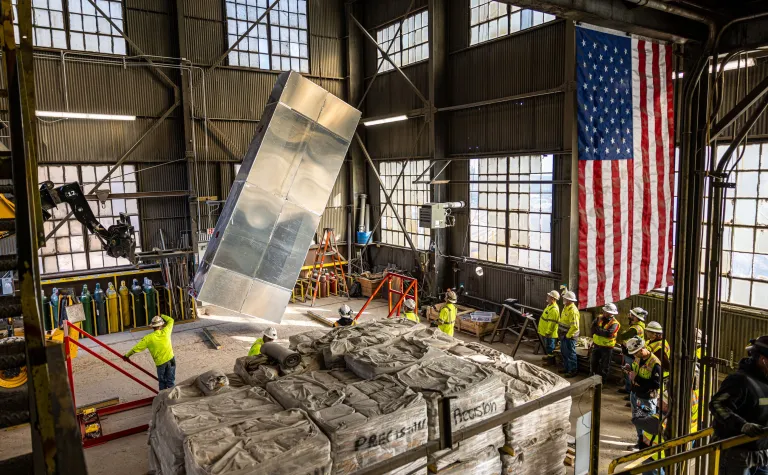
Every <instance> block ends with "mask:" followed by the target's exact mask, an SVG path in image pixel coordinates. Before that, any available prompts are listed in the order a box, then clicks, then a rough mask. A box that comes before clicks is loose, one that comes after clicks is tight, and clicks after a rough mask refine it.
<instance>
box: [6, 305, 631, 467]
mask: <svg viewBox="0 0 768 475" xmlns="http://www.w3.org/2000/svg"><path fill="white" fill-rule="evenodd" d="M342 300H345V299H341V298H333V297H331V298H326V299H321V300H318V301H317V305H316V306H315V307H314V309H313V311H315V312H318V313H321V314H327V315H329V316H334V315H336V310H337V308H338V307H339V305H340V304H341V303H340V302H341V301H342ZM363 303H364V301H363V300H362V299H359V300H353V301H352V302H350V306H351V307H352V308H353V309H355V310H357V309H359V308H360V307H361V306H362V305H363ZM308 309H309V306H308V304H301V303H297V304H291V305H289V306H288V309H287V310H286V313H285V316H284V319H283V323H282V324H281V325H279V326H277V331H278V335H279V337H280V338H281V339H283V338H287V337H289V336H290V335H294V334H297V333H302V332H305V331H308V330H311V329H317V328H321V329H327V328H328V327H327V326H324V325H322V324H321V323H318V322H317V321H315V320H313V319H311V318H310V317H308V316H306V314H305V312H306V311H307V310H308ZM205 312H206V313H208V314H207V315H200V317H199V319H198V320H197V321H194V322H190V323H179V324H177V325H176V327H175V328H174V332H173V347H174V353H175V355H176V362H177V372H176V381H177V382H180V381H184V380H185V379H187V378H191V377H193V376H197V375H199V374H200V373H203V372H205V371H208V370H211V369H220V370H222V371H225V372H231V371H232V367H233V365H234V361H235V358H237V357H240V356H243V355H245V354H247V352H248V349H249V348H250V346H251V344H252V343H253V341H254V340H255V339H256V338H257V337H258V336H260V335H261V333H262V332H263V330H264V329H265V328H266V327H268V326H272V325H271V324H270V323H268V322H266V321H262V320H258V319H254V318H250V317H242V316H238V315H233V314H232V313H230V312H228V311H226V310H222V309H218V308H208V309H207V310H206V311H205ZM386 314H387V303H386V301H384V300H380V301H376V302H375V303H372V304H371V305H370V306H369V307H368V309H366V312H365V314H363V315H362V316H361V320H362V321H367V320H373V319H377V318H383V317H385V316H386ZM203 328H208V329H209V331H211V333H213V335H214V337H215V338H216V339H218V341H219V343H220V344H221V345H222V348H221V349H220V350H215V349H213V348H212V347H211V346H210V344H209V343H208V342H207V341H206V340H205V338H204V337H203V332H202V329H203ZM147 333H148V332H146V331H144V332H135V333H131V332H123V333H119V334H113V335H108V336H106V337H103V338H102V341H104V342H105V343H108V344H109V345H111V346H112V347H113V348H114V349H115V350H116V351H118V352H120V353H121V354H122V353H125V352H126V351H128V350H129V349H130V348H131V347H132V346H133V345H134V344H136V342H138V341H139V339H141V337H143V336H144V335H146V334H147ZM456 337H457V338H460V339H462V340H466V341H472V340H476V338H474V337H472V336H470V335H466V334H463V333H460V332H457V333H456ZM510 340H511V337H508V338H507V342H509V341H510ZM83 343H84V344H85V345H86V346H89V347H94V349H95V351H97V352H98V353H99V354H101V355H102V356H105V357H106V358H107V359H109V360H110V361H112V362H115V363H118V364H120V365H121V367H123V368H126V367H128V365H126V364H124V363H121V362H120V359H119V358H118V357H117V356H115V355H113V354H111V353H108V352H107V351H106V350H103V349H102V348H100V347H98V346H96V345H95V344H93V343H90V344H89V342H88V340H84V342H83ZM492 346H493V347H494V348H497V349H499V350H501V351H504V352H506V353H510V352H511V350H512V346H513V345H512V344H510V343H495V344H493V345H492ZM517 359H522V360H525V361H528V362H530V363H534V364H541V357H540V355H534V354H533V348H532V347H531V346H526V345H522V346H521V347H520V349H519V350H518V353H517ZM132 361H134V362H136V363H137V364H139V365H141V366H142V367H144V368H147V369H148V370H149V371H153V368H154V365H153V363H152V360H151V357H150V355H149V353H148V352H144V353H141V354H139V355H135V356H134V357H132ZM135 372H136V371H135V370H134V371H133V372H132V374H133V373H135ZM74 379H75V396H76V400H77V405H84V404H87V403H92V402H97V401H101V400H104V399H108V398H113V397H120V399H121V401H132V400H136V399H140V398H145V397H148V396H151V393H150V392H149V391H148V390H147V389H145V388H143V387H141V386H139V385H138V384H136V383H134V382H133V381H131V380H129V379H128V378H126V377H125V376H123V375H122V374H120V373H118V372H117V371H114V370H113V369H112V368H110V367H108V366H107V365H106V364H104V363H103V362H101V361H99V360H98V359H96V358H94V357H93V356H91V355H88V354H87V353H85V352H83V351H80V353H79V355H78V356H77V358H76V359H75V360H74ZM141 379H142V380H144V381H146V382H147V383H148V384H149V385H150V386H154V385H155V384H156V382H155V381H152V380H150V379H149V378H147V377H143V378H141ZM574 381H575V380H574ZM153 383H154V384H153ZM617 389H618V386H615V385H612V384H609V385H607V387H604V391H603V398H602V401H603V405H602V411H601V429H602V434H601V440H600V466H601V473H607V466H608V463H609V461H610V460H611V459H613V458H616V457H619V456H621V455H624V454H627V453H629V451H627V450H625V448H626V446H627V445H629V444H632V443H634V442H635V440H634V439H635V433H634V427H633V426H632V424H631V422H630V412H629V408H627V407H625V401H624V400H623V399H622V395H620V394H618V393H617V392H616V390H617ZM591 404H592V399H591V396H590V395H589V394H588V393H587V394H584V395H583V396H582V397H581V398H579V397H575V398H574V403H573V405H572V408H571V435H575V432H576V420H577V418H578V417H579V416H581V415H582V414H584V413H586V412H589V411H590V410H591ZM148 414H149V408H142V409H137V410H134V411H131V412H128V413H124V414H116V415H112V416H108V417H106V418H103V419H102V421H103V425H104V429H105V430H106V431H108V432H112V431H114V430H119V429H121V428H125V427H131V426H134V425H139V424H141V423H146V422H147V421H148V418H149V416H148ZM30 450H31V444H30V436H29V426H20V427H16V428H11V429H5V430H2V431H0V460H2V459H6V458H8V457H12V456H15V455H20V454H23V453H25V452H29V451H30ZM85 456H86V461H87V464H88V471H89V474H91V475H136V474H143V473H146V471H147V437H146V434H136V435H133V436H129V437H125V438H122V439H119V440H116V441H112V442H109V443H106V444H103V445H100V446H96V447H92V448H90V449H88V450H86V452H85ZM571 473H572V471H571Z"/></svg>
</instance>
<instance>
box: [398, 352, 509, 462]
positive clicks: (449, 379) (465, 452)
mask: <svg viewBox="0 0 768 475" xmlns="http://www.w3.org/2000/svg"><path fill="white" fill-rule="evenodd" d="M396 377H397V380H398V381H400V382H401V383H403V384H404V385H406V386H408V387H409V388H411V389H412V390H414V391H418V392H420V393H421V394H423V395H424V399H426V401H427V414H428V421H429V440H437V439H439V436H440V417H439V413H440V406H441V404H442V400H443V399H444V398H451V401H450V403H451V406H450V407H451V430H453V431H456V430H458V429H463V428H465V427H468V426H471V425H474V424H476V423H478V422H481V421H483V420H485V419H488V418H490V417H493V416H495V415H497V414H501V413H502V412H504V407H505V404H506V401H505V399H504V391H505V390H504V385H503V384H502V383H501V380H499V378H498V377H497V376H495V375H494V374H493V373H492V372H491V371H490V370H488V369H486V368H483V367H481V366H479V365H477V364H475V363H472V362H471V361H467V360H465V359H462V358H458V357H456V356H453V355H445V356H442V357H439V358H434V359H430V360H427V361H424V362H422V363H420V364H418V365H415V366H411V367H409V368H406V369H404V370H403V371H400V372H399V373H397V375H396ZM503 445H504V432H503V431H502V428H501V427H495V428H493V429H491V430H489V431H487V432H484V433H482V434H478V435H476V436H474V437H470V438H469V439H467V440H463V441H461V442H458V443H457V444H455V445H454V446H453V447H452V448H450V449H445V450H441V451H438V452H435V453H433V454H431V455H430V456H429V468H430V471H432V472H439V471H441V470H443V469H445V468H448V467H449V466H450V465H451V464H454V463H459V462H469V461H471V460H475V459H476V457H477V454H479V453H482V452H484V451H485V450H486V449H488V448H493V449H499V448H501V447H502V446H503Z"/></svg>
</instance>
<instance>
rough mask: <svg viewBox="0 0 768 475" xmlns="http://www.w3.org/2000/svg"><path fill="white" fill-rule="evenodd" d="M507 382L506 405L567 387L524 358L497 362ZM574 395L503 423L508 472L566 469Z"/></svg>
mask: <svg viewBox="0 0 768 475" xmlns="http://www.w3.org/2000/svg"><path fill="white" fill-rule="evenodd" d="M493 369H494V371H496V372H497V374H498V375H499V377H500V378H501V380H502V381H503V382H504V384H505V386H506V401H507V406H506V407H507V409H511V408H513V407H516V406H520V405H522V404H525V403H527V402H529V401H533V400H536V399H539V398H540V397H542V396H544V395H545V394H548V393H551V392H554V391H557V390H559V389H562V388H565V387H567V386H568V385H569V383H568V381H566V380H565V379H563V378H561V377H559V376H558V375H556V374H554V373H552V372H551V371H547V370H546V369H543V368H540V367H538V366H536V365H533V364H530V363H526V362H525V361H515V362H513V363H508V364H500V365H494V368H493ZM570 414H571V398H570V396H569V397H565V398H563V399H561V400H560V401H557V402H555V403H553V404H550V405H548V406H545V407H543V408H541V409H537V410H535V411H533V412H530V413H528V414H526V415H524V416H522V417H518V418H517V419H515V420H513V421H512V422H510V423H508V424H505V425H504V435H505V439H506V440H505V446H504V449H503V452H505V454H503V456H502V463H503V466H504V473H506V474H509V475H550V474H552V475H557V474H564V473H565V466H564V465H563V460H564V459H565V453H566V452H567V450H568V443H567V436H568V431H569V429H570Z"/></svg>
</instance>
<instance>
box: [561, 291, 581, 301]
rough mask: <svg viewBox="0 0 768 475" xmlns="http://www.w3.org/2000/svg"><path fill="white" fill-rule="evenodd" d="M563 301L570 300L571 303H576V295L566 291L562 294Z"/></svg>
mask: <svg viewBox="0 0 768 475" xmlns="http://www.w3.org/2000/svg"><path fill="white" fill-rule="evenodd" d="M563 299H564V300H570V301H571V302H578V300H576V294H574V293H573V292H571V291H570V290H568V291H566V292H565V293H564V294H563Z"/></svg>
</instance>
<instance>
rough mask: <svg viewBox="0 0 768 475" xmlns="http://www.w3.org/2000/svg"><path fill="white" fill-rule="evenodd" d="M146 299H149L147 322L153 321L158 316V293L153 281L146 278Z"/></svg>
mask: <svg viewBox="0 0 768 475" xmlns="http://www.w3.org/2000/svg"><path fill="white" fill-rule="evenodd" d="M144 297H145V298H146V299H147V321H151V320H152V318H153V317H156V316H157V315H158V313H157V293H155V288H154V287H152V281H151V280H150V279H148V278H146V277H145V278H144Z"/></svg>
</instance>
